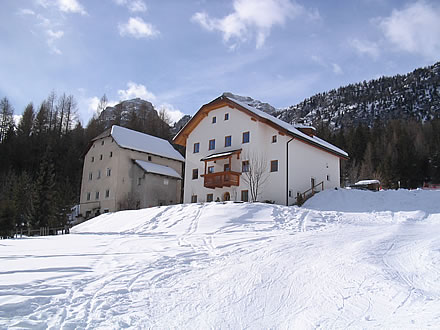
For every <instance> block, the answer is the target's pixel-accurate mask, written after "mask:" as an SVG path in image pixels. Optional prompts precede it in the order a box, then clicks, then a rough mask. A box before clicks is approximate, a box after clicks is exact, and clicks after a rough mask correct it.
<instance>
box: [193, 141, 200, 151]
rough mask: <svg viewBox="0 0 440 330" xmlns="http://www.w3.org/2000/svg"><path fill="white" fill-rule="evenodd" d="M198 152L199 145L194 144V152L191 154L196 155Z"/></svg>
mask: <svg viewBox="0 0 440 330" xmlns="http://www.w3.org/2000/svg"><path fill="white" fill-rule="evenodd" d="M199 151H200V143H199V142H197V143H194V151H193V152H194V153H195V154H196V153H198V152H199Z"/></svg>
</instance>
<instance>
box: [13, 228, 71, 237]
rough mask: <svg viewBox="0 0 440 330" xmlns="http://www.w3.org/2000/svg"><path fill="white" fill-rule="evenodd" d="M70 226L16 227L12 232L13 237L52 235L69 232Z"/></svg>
mask: <svg viewBox="0 0 440 330" xmlns="http://www.w3.org/2000/svg"><path fill="white" fill-rule="evenodd" d="M69 231H70V227H69V226H64V227H41V228H38V229H31V228H26V227H25V228H16V229H15V231H13V232H11V237H13V238H22V237H23V236H24V237H30V236H49V235H50V236H52V235H65V234H69Z"/></svg>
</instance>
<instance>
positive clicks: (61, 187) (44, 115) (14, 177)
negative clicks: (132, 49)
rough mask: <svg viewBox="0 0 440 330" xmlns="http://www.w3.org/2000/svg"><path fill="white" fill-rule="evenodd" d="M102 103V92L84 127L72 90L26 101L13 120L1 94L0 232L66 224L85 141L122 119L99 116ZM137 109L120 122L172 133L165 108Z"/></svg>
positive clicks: (154, 132) (164, 134)
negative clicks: (149, 113)
mask: <svg viewBox="0 0 440 330" xmlns="http://www.w3.org/2000/svg"><path fill="white" fill-rule="evenodd" d="M106 103H107V101H106V97H105V96H103V98H102V99H101V102H100V105H99V107H98V109H97V110H98V111H97V113H96V115H95V116H94V117H93V118H92V119H91V120H90V121H89V123H88V125H87V126H86V127H85V128H84V127H83V126H82V125H81V123H80V122H79V121H78V118H77V115H76V112H77V105H76V101H75V99H74V97H73V96H72V95H66V94H62V95H59V96H57V95H56V94H55V93H53V92H52V93H50V95H49V96H48V97H47V99H46V100H44V101H43V102H42V103H41V105H39V106H38V107H37V108H35V107H34V105H33V103H29V105H28V106H27V107H26V109H25V111H24V113H23V116H22V117H21V119H20V122H19V123H18V124H17V125H15V123H14V120H13V114H14V108H13V106H12V104H11V103H10V102H9V100H8V99H7V98H6V97H4V98H3V99H1V101H0V236H7V233H8V232H9V231H10V230H11V229H14V228H15V227H16V226H19V227H20V226H22V225H24V226H26V224H29V225H30V226H31V227H32V228H40V227H45V226H49V227H61V226H64V225H65V224H66V222H67V214H68V213H70V209H71V207H72V206H73V205H75V204H77V203H78V202H79V194H80V185H81V174H82V165H83V160H82V155H83V153H84V152H85V151H86V146H87V144H88V142H89V141H90V140H91V139H92V138H94V137H96V136H97V135H99V134H100V133H101V132H102V131H103V130H104V129H105V128H106V127H107V126H108V125H112V124H121V122H120V117H118V116H115V117H114V118H113V119H110V120H103V119H102V118H101V117H99V116H98V114H99V113H101V112H102V110H104V109H106V108H107V104H106ZM116 108H118V109H120V107H118V106H116ZM153 111H155V110H153ZM20 112H21V111H20ZM140 113H142V112H140ZM140 113H138V112H136V111H131V112H130V111H128V112H127V113H125V116H126V118H127V122H124V123H122V124H123V125H124V126H125V127H128V128H132V129H136V130H138V131H141V132H145V133H148V134H152V135H155V136H159V137H162V138H166V139H169V138H170V137H171V134H170V126H169V125H168V123H167V122H166V120H167V118H166V113H165V112H163V113H161V114H159V115H158V114H157V113H155V115H154V116H151V118H150V117H148V118H142V116H141V115H140Z"/></svg>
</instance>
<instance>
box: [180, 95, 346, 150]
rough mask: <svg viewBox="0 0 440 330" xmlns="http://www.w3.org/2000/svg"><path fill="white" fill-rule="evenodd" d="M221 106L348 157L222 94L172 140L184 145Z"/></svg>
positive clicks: (334, 147) (283, 122)
mask: <svg viewBox="0 0 440 330" xmlns="http://www.w3.org/2000/svg"><path fill="white" fill-rule="evenodd" d="M223 106H229V107H231V108H235V109H237V110H239V111H242V112H245V113H247V114H248V115H249V116H251V117H253V118H254V119H256V120H259V121H261V122H263V123H265V124H268V125H269V126H272V127H274V128H276V129H278V130H280V131H281V132H282V133H285V134H286V135H289V136H292V137H293V138H296V139H298V140H300V141H302V142H305V143H308V144H311V145H313V146H315V147H317V148H320V149H323V150H325V151H328V152H330V153H332V154H334V155H336V156H338V157H341V158H348V154H347V153H346V152H345V151H344V150H342V149H340V148H338V147H336V146H334V145H333V144H331V143H329V142H327V141H324V140H322V139H320V138H318V137H317V136H309V135H307V134H305V133H303V132H301V131H300V130H299V129H297V128H295V126H293V125H291V124H289V123H286V122H285V121H283V120H281V119H278V118H275V117H274V116H271V115H269V114H268V113H265V112H263V111H261V110H258V109H256V108H253V107H251V106H249V105H247V104H246V103H242V102H240V101H237V100H235V99H232V98H230V97H227V96H224V95H222V96H220V97H218V98H216V99H215V100H213V101H211V102H210V103H208V104H205V105H203V106H202V107H201V108H200V109H199V111H197V113H196V114H195V115H194V116H193V117H192V118H191V120H190V121H189V122H188V123H186V125H185V126H184V127H183V128H182V129H181V130H180V131H179V133H177V135H176V136H175V137H174V139H173V141H174V142H175V143H177V144H180V145H182V146H186V139H187V137H188V135H189V134H190V133H191V132H192V131H193V129H194V128H195V127H196V126H197V125H198V124H199V123H200V121H201V120H202V119H203V118H204V117H205V116H206V115H207V114H208V113H209V112H210V111H212V110H215V109H219V108H221V107H223Z"/></svg>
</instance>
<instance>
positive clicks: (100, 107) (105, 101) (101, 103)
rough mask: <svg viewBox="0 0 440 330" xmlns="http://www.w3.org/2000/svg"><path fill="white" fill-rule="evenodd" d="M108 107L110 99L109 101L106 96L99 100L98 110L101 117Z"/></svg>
mask: <svg viewBox="0 0 440 330" xmlns="http://www.w3.org/2000/svg"><path fill="white" fill-rule="evenodd" d="M107 106H108V99H107V95H105V94H104V95H103V96H102V97H101V99H100V100H99V103H98V108H97V109H96V111H97V113H98V115H99V114H100V113H101V112H102V111H103V110H105V108H107Z"/></svg>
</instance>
